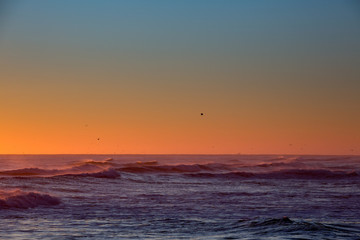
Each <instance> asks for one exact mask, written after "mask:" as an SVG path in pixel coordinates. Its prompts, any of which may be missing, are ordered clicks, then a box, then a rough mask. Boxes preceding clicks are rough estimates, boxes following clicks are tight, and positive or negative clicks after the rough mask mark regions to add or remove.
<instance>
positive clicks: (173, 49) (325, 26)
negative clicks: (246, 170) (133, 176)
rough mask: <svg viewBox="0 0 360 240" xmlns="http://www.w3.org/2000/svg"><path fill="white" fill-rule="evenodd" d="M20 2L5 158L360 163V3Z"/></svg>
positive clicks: (7, 85)
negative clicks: (304, 157) (343, 157)
mask: <svg viewBox="0 0 360 240" xmlns="http://www.w3.org/2000/svg"><path fill="white" fill-rule="evenodd" d="M10 2H11V1H9V3H8V4H3V5H1V6H2V7H3V8H4V9H5V10H4V11H2V12H3V13H6V14H4V17H2V18H0V21H1V24H0V52H1V55H0V64H1V72H0V104H1V105H0V109H1V117H0V132H1V133H0V153H1V154H9V153H15V154H22V153H26V154H30V153H36V154H40V153H117V154H122V153H134V154H138V153H147V154H149V153H160V154H170V153H175V154H184V153H207V154H213V153H220V154H223V153H230V154H234V153H235V154H236V153H256V154H257V153H258V154H264V153H279V154H286V153H288V154H360V124H359V123H360V111H359V103H360V94H359V92H360V81H359V79H360V68H359V66H360V55H359V53H360V28H359V26H358V23H359V22H360V14H359V12H360V8H359V5H358V4H357V3H356V2H355V1H329V2H327V3H326V7H324V4H321V3H323V2H321V1H314V2H311V3H310V2H309V3H302V2H301V1H296V2H288V1H279V2H275V3H274V2H271V3H270V2H267V1H259V2H261V3H262V4H258V3H253V2H252V1H228V2H226V4H224V3H222V2H221V1H196V2H191V3H190V1H179V2H175V1H171V2H170V1H169V2H166V1H160V2H157V3H148V2H147V1H106V3H105V2H102V3H101V4H99V2H96V1H76V3H74V2H73V1H64V2H63V1H36V2H27V1H20V2H17V3H16V4H15V3H14V4H11V3H10ZM140 2H141V4H139V3H140ZM280 2H281V4H280ZM310 4H311V6H310ZM201 112H203V113H205V114H204V115H203V116H201V115H200V113H201ZM98 139H99V140H98Z"/></svg>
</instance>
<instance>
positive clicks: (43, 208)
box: [0, 155, 360, 239]
mask: <svg viewBox="0 0 360 240" xmlns="http://www.w3.org/2000/svg"><path fill="white" fill-rule="evenodd" d="M0 186H1V188H0V189H1V190H0V217H1V221H0V238H1V239H132V238H138V239H360V157H359V156H274V155H261V156H260V155H218V156H215V155H0ZM285 216H286V217H285Z"/></svg>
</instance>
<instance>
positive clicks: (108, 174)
mask: <svg viewBox="0 0 360 240" xmlns="http://www.w3.org/2000/svg"><path fill="white" fill-rule="evenodd" d="M60 176H72V177H95V178H118V177H120V174H119V173H118V172H117V171H116V170H114V169H108V170H104V171H100V172H95V173H80V174H65V175H60Z"/></svg>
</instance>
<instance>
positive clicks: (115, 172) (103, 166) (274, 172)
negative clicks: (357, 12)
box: [0, 158, 360, 179]
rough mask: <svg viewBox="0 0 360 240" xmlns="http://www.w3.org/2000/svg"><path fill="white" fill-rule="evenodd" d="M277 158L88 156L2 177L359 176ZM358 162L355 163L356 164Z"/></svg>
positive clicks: (3, 173)
mask: <svg viewBox="0 0 360 240" xmlns="http://www.w3.org/2000/svg"><path fill="white" fill-rule="evenodd" d="M279 160H280V161H278V162H261V163H257V164H248V165H244V164H239V163H204V164H175V165H159V163H158V162H157V161H144V162H142V161H138V162H135V163H117V162H115V161H114V160H113V159H106V160H104V161H94V160H85V161H81V162H78V163H76V164H72V165H70V166H68V167H64V168H62V169H42V168H22V169H15V170H7V171H0V176H3V177H53V176H73V177H76V176H77V177H95V178H118V177H120V175H121V173H124V174H125V173H132V174H184V175H185V176H190V177H198V178H268V179H270V178H276V179H281V178H283V179H286V178H302V179H304V178H308V179H324V178H328V179H339V178H354V177H359V176H360V171H359V169H358V168H356V167H354V168H353V169H350V168H345V167H346V166H347V165H344V166H342V165H341V167H342V168H334V166H333V165H331V166H328V167H324V166H322V165H318V164H313V165H311V164H310V165H307V164H305V163H302V162H297V161H294V159H293V158H291V159H286V160H285V161H284V159H283V158H279ZM354 166H355V165H354Z"/></svg>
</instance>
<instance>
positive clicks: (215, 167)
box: [117, 163, 233, 173]
mask: <svg viewBox="0 0 360 240" xmlns="http://www.w3.org/2000/svg"><path fill="white" fill-rule="evenodd" d="M232 169H233V167H232V166H231V165H227V164H221V163H208V164H190V165H186V164H180V165H142V164H141V165H138V164H127V165H126V166H124V167H121V168H117V170H119V171H123V172H131V173H191V172H204V171H205V172H207V171H210V172H213V171H229V170H232Z"/></svg>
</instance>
